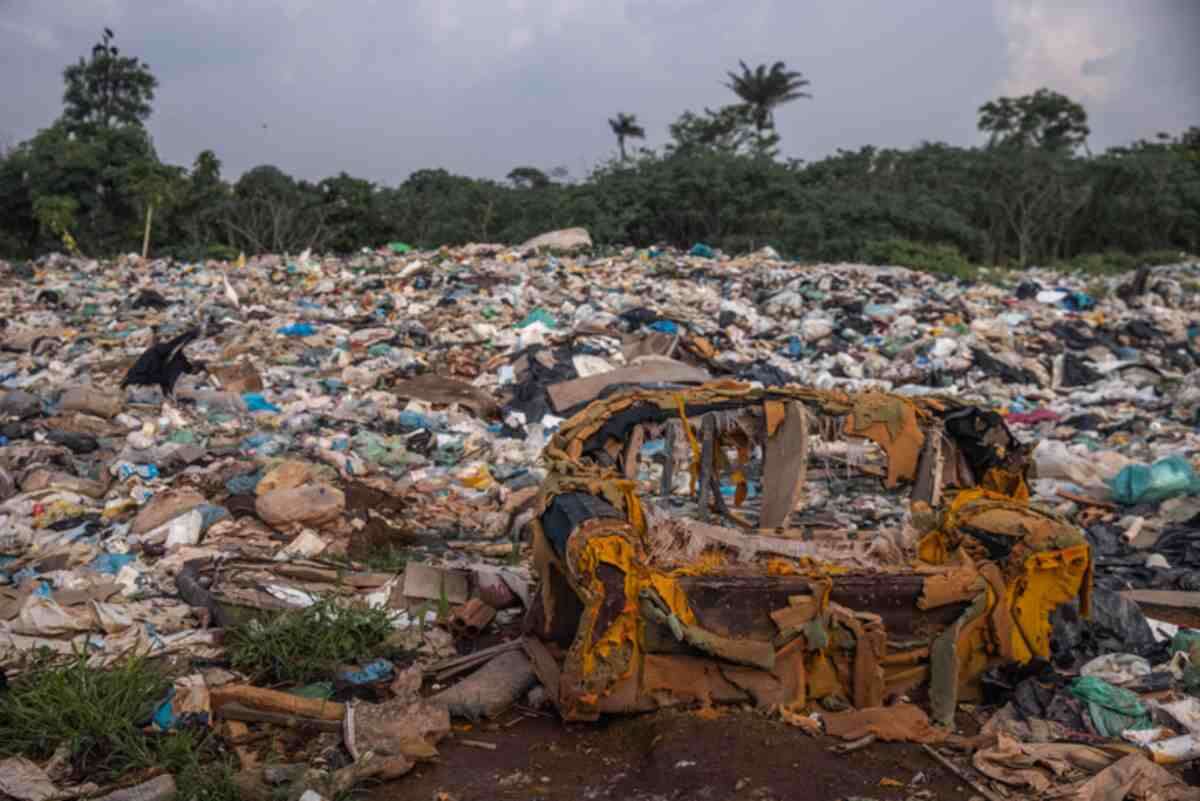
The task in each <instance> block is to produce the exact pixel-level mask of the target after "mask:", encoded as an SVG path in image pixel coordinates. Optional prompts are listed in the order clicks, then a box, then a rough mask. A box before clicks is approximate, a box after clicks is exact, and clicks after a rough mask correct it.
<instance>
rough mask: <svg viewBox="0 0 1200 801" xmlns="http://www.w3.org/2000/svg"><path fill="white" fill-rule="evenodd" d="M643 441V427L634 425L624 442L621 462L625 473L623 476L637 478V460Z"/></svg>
mask: <svg viewBox="0 0 1200 801" xmlns="http://www.w3.org/2000/svg"><path fill="white" fill-rule="evenodd" d="M645 442H646V429H645V427H644V426H634V427H633V431H632V432H630V434H629V439H628V440H627V441H626V442H625V455H624V458H623V459H622V464H621V469H622V471H623V472H624V473H625V478H629V479H634V478H637V474H638V462H639V460H640V456H641V452H642V445H643V444H644V443H645Z"/></svg>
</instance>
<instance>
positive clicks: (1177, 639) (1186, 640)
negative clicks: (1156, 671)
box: [1171, 629, 1200, 654]
mask: <svg viewBox="0 0 1200 801" xmlns="http://www.w3.org/2000/svg"><path fill="white" fill-rule="evenodd" d="M1198 643H1200V629H1180V630H1179V631H1177V632H1175V636H1174V637H1172V638H1171V653H1172V654H1177V653H1179V652H1180V651H1182V652H1183V653H1185V654H1186V653H1188V652H1189V651H1191V650H1192V646H1194V645H1196V644H1198Z"/></svg>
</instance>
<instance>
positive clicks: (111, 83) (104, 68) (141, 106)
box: [63, 28, 158, 133]
mask: <svg viewBox="0 0 1200 801" xmlns="http://www.w3.org/2000/svg"><path fill="white" fill-rule="evenodd" d="M112 41H113V32H112V31H110V30H108V29H107V28H105V29H104V33H103V35H102V36H101V37H100V41H99V42H97V43H96V45H95V46H94V47H93V48H92V54H91V57H90V58H88V59H84V58H80V59H79V62H78V63H76V64H72V65H71V66H69V67H67V68H66V69H65V70H63V81H64V82H65V83H66V90H65V91H64V92H63V105H64V107H65V108H64V111H63V119H64V120H65V121H66V123H67V126H68V129H69V130H70V131H71V132H72V133H92V132H94V131H96V130H97V129H101V128H113V127H116V126H122V125H134V126H141V125H142V123H144V122H145V120H146V118H148V117H149V116H150V111H151V105H150V104H151V101H153V100H154V90H155V88H156V87H157V86H158V80H157V79H156V78H155V77H154V75H153V74H152V73H151V72H150V66H149V65H148V64H143V63H142V62H141V61H139V60H138V59H137V58H132V57H130V56H122V55H121V51H120V50H119V49H118V48H117V46H116V45H114V44H113V43H112Z"/></svg>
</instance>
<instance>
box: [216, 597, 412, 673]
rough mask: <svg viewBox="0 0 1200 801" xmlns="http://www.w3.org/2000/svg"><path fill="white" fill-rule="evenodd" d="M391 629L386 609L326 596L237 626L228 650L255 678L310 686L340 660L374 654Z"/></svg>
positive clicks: (229, 637)
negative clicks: (343, 602)
mask: <svg viewBox="0 0 1200 801" xmlns="http://www.w3.org/2000/svg"><path fill="white" fill-rule="evenodd" d="M391 633H392V624H391V621H390V620H389V617H388V613H387V612H385V611H384V610H382V609H369V608H366V607H358V606H355V607H345V606H338V605H337V604H336V603H335V602H334V601H333V600H332V599H329V598H326V599H323V600H320V601H318V602H317V603H315V604H313V605H312V606H309V607H308V608H306V609H296V610H289V611H286V612H280V613H278V614H276V615H274V616H273V617H271V618H269V619H267V620H265V621H262V620H258V619H255V620H251V621H250V622H248V623H243V624H240V625H237V626H235V627H233V628H232V629H230V630H229V631H228V632H226V634H225V649H226V653H228V655H229V662H230V665H231V666H232V667H233V668H234V670H240V671H243V672H246V673H250V674H252V676H253V678H254V680H255V681H263V680H265V681H271V682H295V683H297V684H306V683H308V682H311V681H315V680H317V679H324V678H328V677H329V674H330V673H332V671H333V669H334V668H335V667H337V665H338V664H341V663H346V662H351V661H354V660H356V659H361V658H363V657H365V656H369V655H372V652H373V651H374V649H377V648H378V647H379V646H380V645H382V644H383V641H384V640H386V639H387V637H388V635H389V634H391Z"/></svg>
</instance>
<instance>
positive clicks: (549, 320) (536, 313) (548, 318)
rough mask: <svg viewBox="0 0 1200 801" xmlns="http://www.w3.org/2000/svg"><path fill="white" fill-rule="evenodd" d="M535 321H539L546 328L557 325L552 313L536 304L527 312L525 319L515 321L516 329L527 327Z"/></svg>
mask: <svg viewBox="0 0 1200 801" xmlns="http://www.w3.org/2000/svg"><path fill="white" fill-rule="evenodd" d="M535 323H541V324H542V325H544V326H546V327H547V328H554V327H556V326H557V325H558V322H557V321H556V320H555V319H554V315H553V314H551V313H550V312H548V311H546V310H545V309H543V308H542V307H541V306H537V307H535V308H534V309H533V310H532V311H531V312H529V314H527V315H525V319H523V320H521V322H519V323H517V325H516V327H517V328H518V329H521V328H528V327H529V326H531V325H534V324H535Z"/></svg>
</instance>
